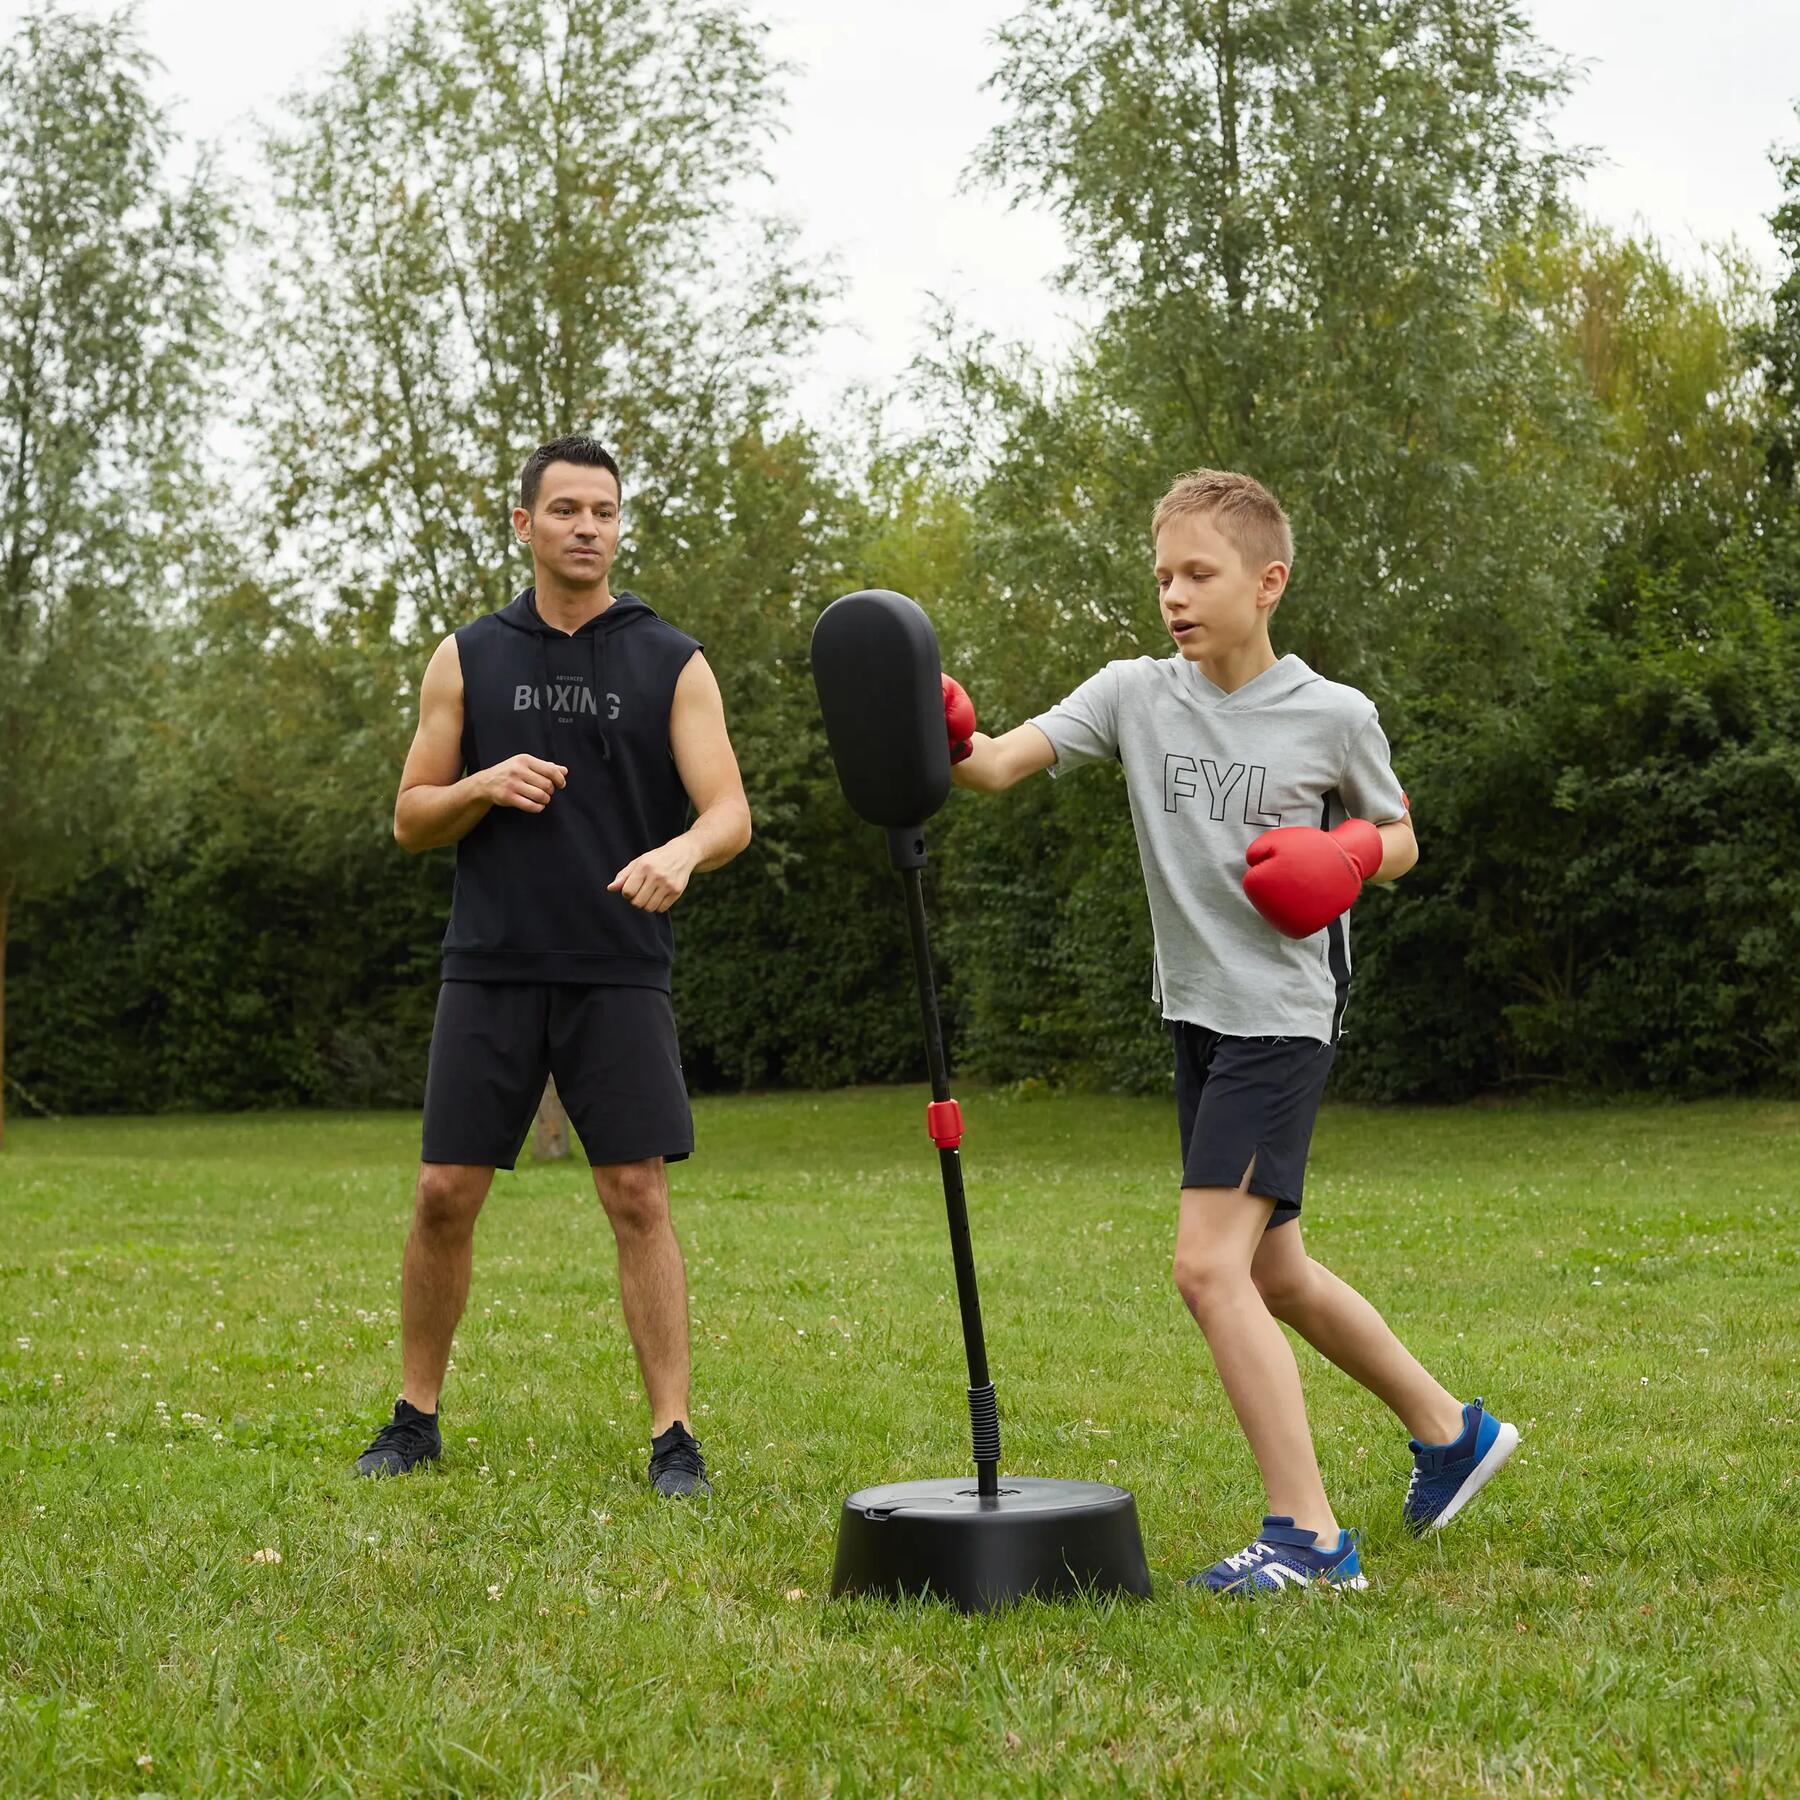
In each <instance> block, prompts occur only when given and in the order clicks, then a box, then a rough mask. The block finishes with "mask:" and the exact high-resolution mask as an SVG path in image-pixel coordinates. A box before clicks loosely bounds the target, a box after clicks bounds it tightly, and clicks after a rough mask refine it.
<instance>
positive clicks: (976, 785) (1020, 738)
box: [950, 725, 1056, 794]
mask: <svg viewBox="0 0 1800 1800" xmlns="http://www.w3.org/2000/svg"><path fill="white" fill-rule="evenodd" d="M1055 761H1056V746H1055V745H1054V744H1052V743H1051V742H1050V740H1049V739H1048V738H1047V737H1045V736H1044V734H1043V733H1042V732H1041V731H1040V730H1038V728H1037V727H1036V726H1035V725H1018V726H1015V727H1014V728H1013V729H1012V730H1011V731H1007V732H1003V733H1002V734H1001V735H1000V736H999V737H989V736H988V735H987V733H986V732H985V731H978V732H976V733H975V734H974V736H972V737H971V738H970V739H969V754H968V755H967V756H965V757H964V758H963V759H962V761H961V762H959V763H953V764H952V765H951V768H950V779H951V780H952V781H953V782H954V783H955V784H956V785H957V786H958V787H959V788H971V789H973V790H974V791H975V792H977V793H981V794H997V793H999V792H1000V790H1001V789H1002V788H1009V787H1011V786H1012V785H1013V783H1014V782H1017V781H1023V780H1024V779H1025V777H1026V776H1027V775H1035V774H1036V773H1037V771H1038V770H1039V769H1047V768H1049V767H1050V766H1051V764H1052V763H1054V762H1055Z"/></svg>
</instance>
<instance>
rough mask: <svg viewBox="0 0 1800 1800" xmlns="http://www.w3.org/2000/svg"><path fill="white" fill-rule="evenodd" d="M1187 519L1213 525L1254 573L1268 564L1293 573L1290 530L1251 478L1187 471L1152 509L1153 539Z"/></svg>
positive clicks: (1278, 505)
mask: <svg viewBox="0 0 1800 1800" xmlns="http://www.w3.org/2000/svg"><path fill="white" fill-rule="evenodd" d="M1189 513H1201V514H1203V515H1205V516H1206V517H1208V518H1212V519H1216V520H1217V521H1218V525H1219V530H1220V531H1221V532H1222V533H1223V534H1224V536H1225V538H1226V539H1227V541H1228V542H1229V543H1230V544H1231V546H1232V548H1233V549H1234V550H1236V551H1237V553H1238V555H1239V556H1241V557H1242V558H1243V559H1244V566H1245V567H1246V568H1247V569H1249V570H1250V571H1251V572H1252V573H1254V574H1260V573H1261V572H1262V571H1263V570H1264V569H1265V568H1267V567H1268V565H1269V564H1270V563H1272V562H1278V563H1281V564H1282V565H1283V566H1284V567H1286V568H1289V569H1291V568H1293V566H1294V531H1293V527H1292V526H1291V525H1289V524H1288V516H1287V514H1286V513H1284V512H1283V511H1282V510H1281V502H1280V501H1278V500H1277V499H1276V498H1275V496H1274V495H1273V494H1271V493H1270V492H1269V490H1268V489H1267V488H1266V487H1264V486H1263V484H1262V483H1261V482H1260V481H1257V480H1255V479H1254V478H1253V477H1251V476H1249V475H1237V474H1233V473H1232V471H1231V470H1229V469H1189V470H1188V472H1187V473H1186V474H1185V475H1177V476H1176V477H1175V480H1174V481H1173V483H1171V485H1170V487H1169V491H1168V492H1167V493H1166V494H1164V495H1163V497H1162V498H1161V499H1160V500H1159V501H1157V503H1156V515H1155V517H1154V518H1153V519H1152V520H1151V521H1150V536H1151V538H1152V539H1154V538H1155V537H1156V534H1157V533H1158V532H1159V531H1161V530H1162V528H1163V527H1164V526H1165V525H1166V524H1168V522H1169V521H1170V520H1171V519H1179V518H1182V517H1184V516H1185V515H1186V514H1189Z"/></svg>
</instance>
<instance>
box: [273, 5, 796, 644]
mask: <svg viewBox="0 0 1800 1800" xmlns="http://www.w3.org/2000/svg"><path fill="white" fill-rule="evenodd" d="M762 35H763V33H762V29H761V28H760V27H756V26H753V25H751V24H749V23H748V22H747V21H745V20H744V19H743V18H742V16H741V15H740V14H739V12H738V11H737V9H736V8H735V7H732V6H729V5H726V4H723V3H720V0H660V3H659V4H655V5H641V4H637V3H635V0H517V4H509V5H506V6H495V5H492V4H489V0H415V3H414V4H413V5H412V6H411V7H410V9H409V10H407V11H406V12H404V13H403V14H402V15H401V16H400V18H399V20H398V21H397V22H396V23H395V24H394V25H393V26H392V27H391V28H390V29H389V30H388V31H386V32H385V33H384V34H382V35H380V36H376V35H373V34H369V33H359V34H358V35H356V36H355V37H353V38H352V39H351V40H350V43H349V46H348V48H347V49H346V50H345V52H344V54H343V55H342V57H341V58H340V60H339V62H338V64H337V66H336V67H335V69H334V70H333V71H332V72H331V75H330V77H329V78H328V79H327V80H326V81H325V82H324V83H323V84H322V85H320V86H319V87H317V88H316V89H315V90H313V91H311V92H308V93H303V94H300V95H298V96H297V97H296V98H295V100H294V102H293V108H294V112H295V115H296V119H297V123H296V126H295V128H294V129H293V130H292V131H290V132H289V133H287V134H286V135H278V136H275V137H272V138H271V139H270V141H269V144H268V154H269V160H270V166H271V170H272V174H273V177H274V181H275V187H276V199H277V203H278V215H279V217H278V224H277V226H276V230H275V233H274V239H273V244H272V251H271V264H270V271H271V272H270V278H269V280H268V282H267V283H266V287H265V302H266V304H265V323H264V328H263V342H264V344H265V347H266V352H267V354H266V358H265V360H266V364H267V367H268V370H269V380H268V391H267V392H266V394H264V395H263V396H262V398H261V401H260V403H259V405H258V407H257V409H256V417H257V422H258V425H259V427H260V432H259V435H260V439H261V442H262V445H263V451H264V457H265V461H266V463H267V466H268V469H269V471H270V474H271V477H272V479H273V482H274V485H275V488H276V492H277V494H278V500H279V504H278V510H277V518H276V523H277V524H278V526H279V527H280V528H282V529H283V530H284V531H285V532H286V533H287V534H289V535H288V536H287V539H286V541H287V542H288V543H289V544H290V545H294V546H298V547H300V551H301V554H302V555H303V556H304V558H305V559H306V561H307V563H308V565H309V566H310V568H311V570H312V572H313V573H314V574H315V575H316V576H317V577H318V580H319V585H320V589H321V591H322V592H324V593H328V594H330V595H332V596H334V597H335V598H336V600H337V601H338V602H339V603H340V604H344V605H350V606H355V607H358V608H362V609H368V610H371V611H372V612H373V613H374V614H375V615H376V616H378V617H379V618H380V619H382V620H383V621H392V620H395V619H397V620H398V622H399V624H400V625H401V627H402V629H403V630H404V631H406V632H407V633H408V634H409V635H415V636H419V637H428V636H432V635H437V634H441V633H443V632H444V631H446V630H448V629H450V628H452V627H453V626H454V625H456V624H459V623H461V622H462V621H464V620H465V619H468V618H470V617H472V616H474V615H475V614H476V613H479V612H481V611H484V610H487V609H490V608H492V607H494V606H497V605H500V604H503V603H504V601H505V600H506V599H507V598H508V597H509V594H510V590H511V586H512V584H513V582H514V580H515V577H516V576H517V575H518V573H519V566H520V565H519V556H518V550H517V546H516V545H515V544H514V542H513V538H512V533H511V529H510V526H509V523H508V509H509V503H510V496H511V494H512V492H513V490H514V489H515V487H516V483H517V479H518V471H519V467H520V465H521V464H522V463H523V461H524V459H525V457H526V455H527V454H528V453H529V451H530V450H531V449H532V447H533V446H535V445H536V444H538V443H541V442H543V441H545V440H547V439H549V438H552V437H556V436H560V435H562V434H564V433H566V432H569V431H575V430H583V429H591V430H593V431H594V432H595V433H596V434H597V435H599V436H600V437H602V438H603V439H604V440H605V441H606V442H607V443H608V444H609V445H610V446H611V447H612V448H613V449H614V450H615V452H616V453H617V454H618V455H619V456H620V458H621V461H622V463H623V464H624V467H625V470H626V482H627V490H626V498H627V503H628V507H629V514H628V528H629V532H630V536H629V538H628V540H627V545H626V548H625V551H624V553H623V556H622V562H621V566H622V567H629V566H630V565H631V562H632V560H633V554H634V552H635V551H639V550H642V549H644V548H646V547H654V546H656V545H659V544H662V543H667V542H678V541H680V540H681V539H683V537H684V536H687V535H690V534H692V533H694V532H697V531H705V530H711V529H713V528H714V519H713V514H712V511H711V508H710V505H709V502H710V500H711V499H712V498H713V497H714V496H715V495H716V493H717V492H718V489H719V486H720V469H721V466H722V458H723V452H724V449H725V447H726V446H728V445H729V444H730V443H731V442H732V441H733V440H734V439H735V438H737V437H739V436H741V435H743V434H744V433H746V432H754V431H755V430H756V429H757V428H758V427H759V425H760V423H761V421H762V420H763V418H764V417H765V415H766V413H767V411H768V408H769V406H770V403H771V401H772V400H773V399H774V397H775V396H776V395H777V393H778V392H779V387H780V379H781V375H782V371H783V369H784V366H785V364H786V362H787V359H788V358H789V357H790V356H791V354H792V353H793V352H794V351H795V350H796V349H797V348H798V347H799V346H800V345H801V344H802V343H803V342H804V341H805V340H806V339H807V338H808V337H809V335H810V333H811V332H812V330H813V328H814V314H815V305H814V303H815V300H816V298H817V288H816V286H815V284H814V283H813V282H812V281H811V280H810V279H809V278H808V277H807V276H806V275H805V273H804V272H799V271H797V265H796V263H795V259H794V257H793V255H792V254H791V238H790V233H789V232H788V230H787V229H786V228H784V227H782V226H779V225H777V224H775V223H773V222H769V221H759V220H755V219H751V218H748V217H746V216H745V215H744V214H743V213H742V210H741V207H740V205H739V201H738V197H739V195H740V194H741V193H742V192H743V191H744V190H745V189H746V188H747V187H748V186H749V184H750V183H751V182H752V181H753V180H755V179H756V178H757V177H758V176H759V175H760V174H761V157H762V153H763V150H764V148H765V146H766V144H767V142H768V139H769V137H770V135H771V133H772V131H773V129H774V95H773V90H772V79H773V75H774V71H773V70H772V69H771V68H770V67H769V65H768V63H767V61H766V58H765V57H764V54H763V49H762V42H761V40H762Z"/></svg>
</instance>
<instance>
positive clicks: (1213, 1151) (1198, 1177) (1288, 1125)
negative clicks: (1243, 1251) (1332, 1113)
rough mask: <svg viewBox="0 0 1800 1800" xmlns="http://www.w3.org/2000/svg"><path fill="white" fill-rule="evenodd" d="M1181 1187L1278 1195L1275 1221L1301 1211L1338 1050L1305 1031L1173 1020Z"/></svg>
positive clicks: (1279, 1222)
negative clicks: (1265, 1033) (1218, 1027)
mask: <svg viewBox="0 0 1800 1800" xmlns="http://www.w3.org/2000/svg"><path fill="white" fill-rule="evenodd" d="M1169 1026H1170V1030H1171V1032H1172V1034H1173V1036H1174V1039H1175V1113H1176V1117H1177V1119H1178V1120H1179V1122H1180V1126H1181V1185H1182V1186H1183V1187H1223V1188H1234V1187H1238V1186H1239V1185H1241V1184H1242V1183H1243V1180H1244V1171H1245V1170H1246V1169H1248V1170H1250V1181H1249V1189H1250V1192H1251V1193H1253V1194H1259V1195H1261V1196H1262V1197H1263V1198H1264V1199H1266V1200H1273V1201H1274V1202H1275V1210H1274V1212H1273V1213H1272V1214H1270V1216H1269V1223H1270V1224H1271V1225H1285V1224H1286V1223H1287V1222H1288V1220H1289V1219H1297V1218H1299V1216H1300V1194H1301V1190H1302V1188H1304V1186H1305V1185H1306V1153H1307V1151H1308V1149H1309V1148H1310V1147H1311V1145H1312V1132H1313V1121H1314V1120H1315V1119H1316V1118H1317V1117H1318V1116H1319V1100H1320V1097H1321V1096H1322V1095H1323V1094H1324V1092H1325V1077H1326V1076H1327V1075H1329V1074H1330V1073H1331V1060H1332V1057H1333V1056H1334V1055H1335V1054H1336V1052H1335V1050H1334V1049H1333V1047H1332V1046H1331V1045H1330V1044H1322V1043H1320V1042H1319V1040H1318V1039H1317V1038H1303V1037H1226V1036H1224V1035H1223V1034H1222V1033H1221V1032H1217V1031H1208V1030H1207V1029H1206V1028H1205V1026H1203V1025H1194V1024H1190V1023H1189V1022H1188V1021H1187V1020H1186V1019H1171V1020H1170V1021H1169ZM1252 1165H1254V1166H1252Z"/></svg>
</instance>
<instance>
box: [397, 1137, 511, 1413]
mask: <svg viewBox="0 0 1800 1800" xmlns="http://www.w3.org/2000/svg"><path fill="white" fill-rule="evenodd" d="M493 1179H494V1171H493V1170H492V1169H491V1168H483V1167H481V1166H479V1165H477V1164H473V1163H420V1164H419V1186H418V1192H417V1195H416V1196H415V1198H414V1201H413V1222H412V1230H411V1231H410V1232H408V1233H407V1238H406V1250H405V1253H404V1255H403V1256H402V1257H401V1260H400V1395H401V1398H402V1399H404V1400H405V1402H406V1403H407V1405H408V1406H416V1407H417V1408H418V1409H419V1411H420V1412H427V1413H434V1412H436V1411H437V1403H438V1394H439V1392H440V1390H441V1389H442V1388H443V1385H444V1370H445V1368H446V1366H447V1365H448V1363H449V1361H450V1342H451V1339H452V1338H454V1337H455V1335H456V1325H457V1321H458V1320H459V1319H461V1317H462V1313H463V1306H464V1304H465V1303H466V1302H467V1300H468V1298H469V1266H470V1263H471V1262H472V1260H473V1258H474V1253H475V1220H476V1217H477V1216H478V1215H479V1214H480V1212H481V1204H482V1202H483V1201H484V1200H485V1199H486V1198H487V1192H488V1188H489V1187H490V1186H491V1185H492V1183H493Z"/></svg>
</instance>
